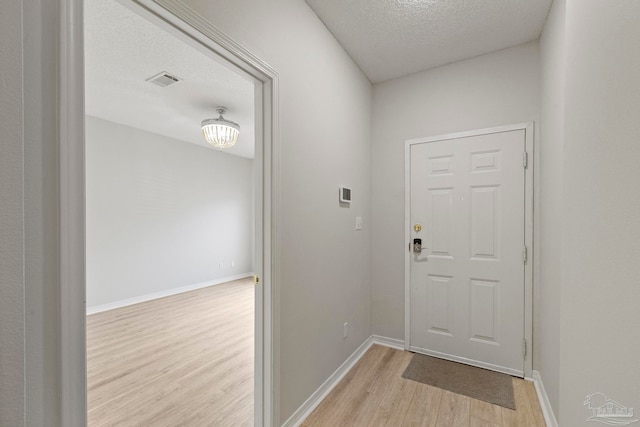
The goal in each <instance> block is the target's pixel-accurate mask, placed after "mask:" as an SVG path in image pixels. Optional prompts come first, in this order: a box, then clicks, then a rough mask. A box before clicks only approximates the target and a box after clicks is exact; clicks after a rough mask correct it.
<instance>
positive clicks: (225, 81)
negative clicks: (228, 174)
mask: <svg viewBox="0 0 640 427" xmlns="http://www.w3.org/2000/svg"><path fill="white" fill-rule="evenodd" d="M85 64H86V65H85V74H86V77H85V78H86V112H87V114H88V115H91V116H95V117H99V118H102V119H105V120H110V121H113V122H116V123H120V124H124V125H128V126H132V127H135V128H138V129H142V130H146V131H149V132H154V133H158V134H161V135H165V136H168V137H171V138H176V139H180V140H183V141H187V142H191V143H194V144H198V145H202V146H205V147H210V146H209V145H208V144H207V143H206V142H205V141H204V138H203V136H202V133H201V131H200V122H201V121H202V120H203V119H206V118H210V117H217V113H216V112H215V110H214V109H215V107H216V106H217V105H224V106H226V107H228V108H229V111H228V112H227V113H226V114H225V118H226V119H229V120H232V121H234V122H236V123H238V124H240V139H239V141H238V143H237V144H236V146H234V147H231V148H229V149H226V150H225V152H228V153H230V154H235V155H239V156H242V157H248V158H253V156H254V123H253V121H254V86H253V83H252V82H250V81H248V80H246V79H245V78H243V77H241V76H239V75H238V74H236V73H235V72H234V71H232V70H230V69H228V68H226V67H225V66H224V65H221V64H220V63H218V62H216V61H215V60H214V59H212V58H210V57H209V56H207V55H206V54H204V53H202V52H200V51H199V50H196V49H195V48H193V47H191V46H189V45H187V44H186V43H185V42H183V41H181V40H179V39H177V38H176V37H174V36H173V35H171V34H169V33H167V32H166V31H164V30H163V29H160V28H159V27H157V26H156V25H154V24H152V23H150V22H149V21H147V20H145V19H144V18H142V17H140V16H139V15H137V14H136V13H134V12H132V11H131V10H129V9H127V8H126V7H124V6H122V5H120V4H118V3H117V2H115V1H113V0H87V1H85ZM162 71H167V72H169V73H171V74H173V75H175V76H177V77H179V78H181V79H182V81H180V82H178V83H175V84H173V85H171V86H168V87H165V88H162V87H160V86H156V85H154V84H151V83H149V82H146V81H145V80H146V79H147V78H149V77H151V76H153V75H155V74H158V73H160V72H162ZM212 149H213V148H212Z"/></svg>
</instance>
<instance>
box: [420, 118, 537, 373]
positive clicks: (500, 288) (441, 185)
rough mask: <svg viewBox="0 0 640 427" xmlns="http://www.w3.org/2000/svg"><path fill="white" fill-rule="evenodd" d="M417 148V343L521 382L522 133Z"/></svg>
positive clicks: (470, 138) (453, 141) (522, 318)
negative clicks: (419, 249) (518, 377)
mask: <svg viewBox="0 0 640 427" xmlns="http://www.w3.org/2000/svg"><path fill="white" fill-rule="evenodd" d="M410 150H411V151H410V167H411V175H410V209H411V212H410V220H411V225H412V226H413V224H421V225H422V226H423V227H422V230H421V231H419V232H415V231H413V229H412V231H411V238H412V239H413V238H420V239H422V242H423V245H422V253H421V254H412V259H411V265H410V292H411V294H410V310H411V313H410V316H411V318H410V320H411V323H410V325H411V328H410V331H411V333H410V346H411V348H412V349H414V350H417V351H423V352H427V353H430V354H435V355H439V356H443V357H449V358H452V359H455V360H460V361H464V362H467V363H471V364H477V365H481V366H485V367H494V368H495V369H497V370H502V371H505V372H510V373H516V374H520V375H522V373H523V366H524V365H523V357H522V354H521V345H522V340H523V338H524V262H523V259H522V251H523V249H524V238H525V228H524V224H525V221H524V209H525V169H524V166H523V162H522V159H523V157H522V156H523V152H524V150H525V133H524V130H513V131H506V132H499V133H492V134H486V135H477V136H470V137H464V138H457V139H449V140H444V141H435V142H428V143H420V144H413V145H411V148H410Z"/></svg>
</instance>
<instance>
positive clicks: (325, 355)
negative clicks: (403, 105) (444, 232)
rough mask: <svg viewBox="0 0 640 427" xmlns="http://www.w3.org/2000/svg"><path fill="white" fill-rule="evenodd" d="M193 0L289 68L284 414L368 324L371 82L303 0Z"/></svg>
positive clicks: (285, 83)
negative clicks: (345, 198) (358, 222)
mask: <svg viewBox="0 0 640 427" xmlns="http://www.w3.org/2000/svg"><path fill="white" fill-rule="evenodd" d="M185 3H186V4H187V5H189V6H191V7H192V8H193V9H194V10H195V11H197V12H198V13H200V14H202V15H203V17H204V18H205V19H207V20H208V21H210V22H212V23H213V24H214V25H216V26H217V27H218V28H220V29H221V30H222V31H224V32H225V33H227V34H228V35H229V36H231V37H232V38H233V39H234V40H236V41H237V42H239V43H241V44H242V45H244V46H245V47H247V48H248V49H249V50H250V51H252V52H253V53H254V54H256V55H257V56H258V57H260V58H261V59H263V60H264V61H266V62H267V63H268V64H269V65H271V66H272V67H273V68H275V69H276V71H277V72H278V73H279V75H280V113H281V125H282V129H281V142H282V144H281V146H282V153H281V165H282V167H281V173H282V175H281V176H282V206H281V211H282V247H281V253H282V281H281V283H279V286H280V298H281V302H280V304H281V312H280V316H281V317H280V318H281V330H280V337H281V347H280V366H281V368H282V369H281V375H280V378H279V380H280V397H281V410H280V416H281V420H282V421H283V422H284V421H285V420H286V419H287V418H288V417H289V416H290V415H291V414H292V413H293V411H294V410H296V409H297V408H298V407H299V406H300V405H301V404H302V403H303V402H304V401H305V400H306V399H307V398H308V397H309V396H310V395H311V393H312V392H313V391H315V390H316V389H317V388H318V387H319V386H320V384H322V382H323V381H325V380H326V379H327V378H328V377H329V375H330V374H331V373H332V372H333V371H334V370H335V369H336V368H338V366H340V364H341V363H342V362H343V361H344V360H345V359H346V358H347V357H348V356H349V355H350V354H351V353H352V352H353V351H354V350H355V349H356V348H357V347H358V346H359V345H360V344H361V343H362V342H364V340H365V339H366V338H367V337H368V336H369V335H370V334H371V329H370V306H371V301H370V296H371V284H370V282H371V249H370V248H371V241H370V229H371V216H370V206H371V205H370V197H371V196H370V195H371V190H370V180H371V146H370V113H371V84H370V83H369V81H368V80H367V79H366V78H365V77H364V75H363V74H362V73H361V72H360V70H359V69H358V68H357V67H356V65H355V64H354V63H353V62H352V61H351V59H350V58H349V57H348V56H347V54H346V53H345V52H344V50H343V49H342V48H341V47H340V45H339V44H338V43H337V42H336V41H335V39H334V38H333V37H332V36H331V34H330V33H329V32H328V31H327V29H326V28H325V27H324V25H323V24H322V22H321V21H320V20H319V19H318V18H317V17H316V15H315V14H314V13H313V12H312V11H311V9H310V8H309V7H308V6H307V5H306V4H305V3H304V2H303V1H301V0H271V1H268V2H262V1H255V0H220V1H216V2H211V1H208V0H186V1H185ZM340 185H349V186H351V188H352V189H353V202H352V203H351V206H350V207H340V206H339V205H338V186H340ZM356 216H362V217H363V218H364V227H365V228H364V230H362V231H356V230H355V217H356ZM346 321H349V323H350V335H349V338H347V339H346V340H343V338H342V325H343V323H344V322H346Z"/></svg>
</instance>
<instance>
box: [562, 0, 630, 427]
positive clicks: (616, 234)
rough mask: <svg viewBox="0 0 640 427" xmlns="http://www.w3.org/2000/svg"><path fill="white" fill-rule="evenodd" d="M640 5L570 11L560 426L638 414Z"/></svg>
mask: <svg viewBox="0 0 640 427" xmlns="http://www.w3.org/2000/svg"><path fill="white" fill-rule="evenodd" d="M638 22H640V2H638V1H636V0H617V1H614V2H611V1H607V0H569V1H567V4H566V57H565V61H566V76H565V86H566V92H565V130H564V137H565V144H564V161H563V163H564V177H563V181H564V206H563V213H564V234H563V237H562V238H563V245H562V269H563V276H562V279H563V284H562V297H561V301H562V316H561V317H562V320H561V332H560V342H561V347H560V420H559V421H560V425H562V426H575V425H585V424H586V422H585V419H586V418H587V417H588V416H589V415H591V411H589V410H588V409H587V408H585V407H584V406H583V405H582V403H583V401H584V400H585V398H586V396H587V394H590V393H595V392H601V393H604V394H605V395H606V396H607V397H608V398H609V399H613V400H615V401H617V402H619V403H620V404H622V405H624V406H626V407H630V408H635V410H636V416H635V417H634V418H637V417H638V414H637V412H638V410H639V409H640V369H638V355H639V354H640V334H639V333H638V327H639V325H640V309H639V302H640V262H638V259H640V191H639V189H638V182H640V168H638V161H639V160H640V144H639V143H638V142H639V141H640V120H639V118H640V83H639V76H640V25H638Z"/></svg>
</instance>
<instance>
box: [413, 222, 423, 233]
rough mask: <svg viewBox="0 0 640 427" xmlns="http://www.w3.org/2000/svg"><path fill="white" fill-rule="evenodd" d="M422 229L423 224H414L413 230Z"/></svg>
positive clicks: (417, 231)
mask: <svg viewBox="0 0 640 427" xmlns="http://www.w3.org/2000/svg"><path fill="white" fill-rule="evenodd" d="M421 230H422V225H420V224H416V225H414V226H413V231H415V232H416V233H419V232H420V231H421Z"/></svg>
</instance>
